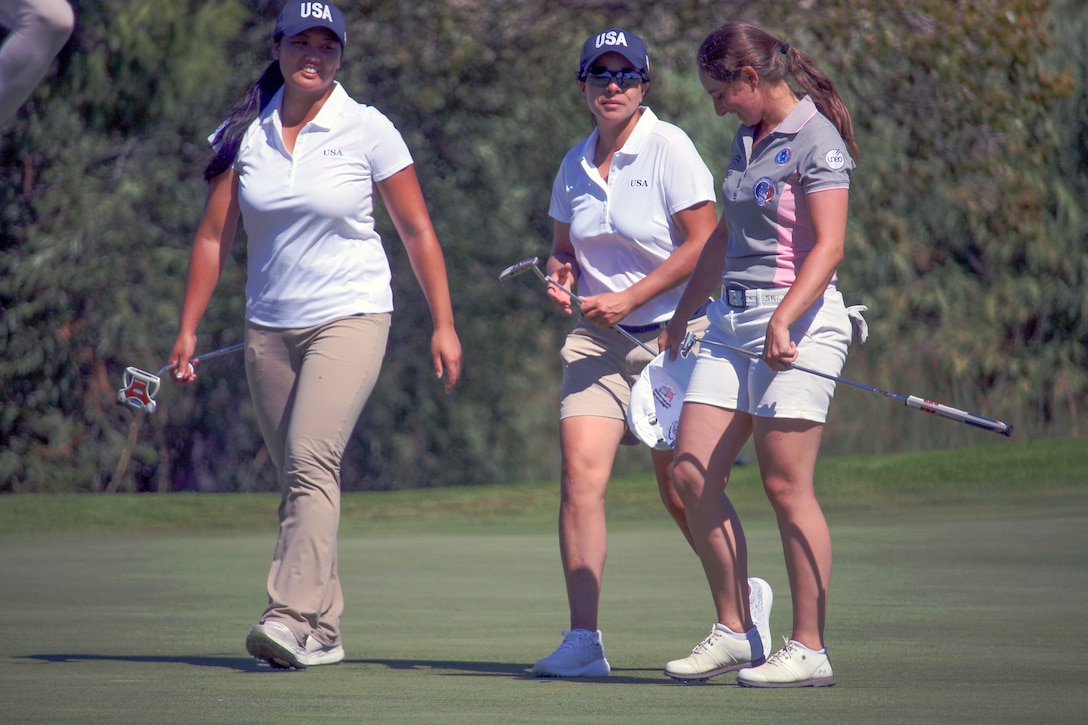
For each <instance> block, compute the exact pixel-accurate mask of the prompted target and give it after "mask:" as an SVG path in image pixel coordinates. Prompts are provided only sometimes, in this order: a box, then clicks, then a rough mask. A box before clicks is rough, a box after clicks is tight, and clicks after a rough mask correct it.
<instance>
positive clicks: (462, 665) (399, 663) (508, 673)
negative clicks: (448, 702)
mask: <svg viewBox="0 0 1088 725" xmlns="http://www.w3.org/2000/svg"><path fill="white" fill-rule="evenodd" d="M344 663H345V664H361V665H380V666H383V667H388V668H389V669H392V670H422V669H429V670H441V671H446V673H447V674H448V675H451V676H454V677H469V676H474V675H499V676H503V677H510V678H512V679H516V680H533V681H536V682H570V683H595V684H606V685H609V684H610V685H669V686H672V687H676V686H678V684H679V683H677V682H676V681H675V680H670V679H669V678H668V677H665V676H664V675H663V674H661V672H660V671H658V670H643V669H637V668H628V669H617V668H613V669H612V673H611V674H610V675H608V676H607V677H536V676H535V675H533V673H532V671H531V670H530V668H529V666H528V665H522V664H508V663H505V662H465V661H448V660H446V661H443V660H439V661H435V660H344Z"/></svg>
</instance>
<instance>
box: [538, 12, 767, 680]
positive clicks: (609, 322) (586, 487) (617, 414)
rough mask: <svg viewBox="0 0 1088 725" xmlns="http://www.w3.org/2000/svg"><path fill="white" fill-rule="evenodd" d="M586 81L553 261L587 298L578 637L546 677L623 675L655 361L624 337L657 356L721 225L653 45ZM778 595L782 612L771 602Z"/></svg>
mask: <svg viewBox="0 0 1088 725" xmlns="http://www.w3.org/2000/svg"><path fill="white" fill-rule="evenodd" d="M576 77H577V81H578V90H579V92H580V93H581V95H582V97H583V99H584V101H585V103H586V105H587V107H588V108H589V112H590V114H591V116H592V119H593V125H594V128H593V131H592V133H590V135H589V136H588V137H587V138H586V139H584V140H583V141H581V142H579V143H578V144H576V145H575V146H574V147H573V148H572V149H570V151H568V152H567V154H566V155H565V156H564V158H563V160H562V162H561V164H560V166H559V171H558V173H557V174H556V176H555V181H554V183H553V186H552V197H551V204H550V207H549V212H548V213H549V215H550V216H551V217H552V227H553V236H552V249H551V254H550V256H549V257H548V260H547V270H548V273H549V275H550V276H551V277H552V279H554V280H556V281H558V282H559V283H560V284H561V285H563V286H564V287H566V288H567V289H571V290H573V289H574V288H577V290H578V295H579V297H581V298H582V302H581V305H580V315H579V317H578V322H577V324H576V325H575V326H574V328H573V329H572V330H571V331H570V333H569V334H568V335H567V338H566V341H565V343H564V345H563V349H562V351H561V353H560V356H561V359H562V364H563V381H562V385H561V388H560V405H559V418H560V420H559V437H560V448H561V456H562V474H561V481H560V506H559V552H560V560H561V563H562V566H563V575H564V579H565V582H566V589H567V600H568V605H569V608H570V629H569V630H563V641H562V643H561V644H560V645H559V647H558V648H557V649H556V650H555V651H554V652H553V653H552V654H550V655H548V656H547V657H545V658H543V659H541V660H539V661H537V662H536V663H535V665H534V666H533V674H534V675H536V676H538V677H601V676H604V675H607V674H608V673H609V671H610V670H611V665H610V664H609V662H608V659H607V658H606V657H605V652H604V643H603V640H602V636H601V632H600V630H599V629H598V609H599V604H600V596H601V585H602V580H603V577H604V563H605V556H606V553H607V549H608V544H607V532H606V521H605V511H604V499H605V492H606V489H607V487H608V481H609V478H610V477H611V475H612V466H613V462H614V460H615V456H616V453H617V451H618V450H619V447H620V446H621V445H633V444H635V443H637V438H635V436H634V435H633V434H632V433H631V432H630V431H628V429H627V422H626V411H627V407H628V405H629V403H630V399H631V388H632V386H633V385H634V384H635V382H636V381H637V380H638V378H639V374H640V373H641V372H642V370H643V368H645V367H646V365H647V364H648V363H649V362H650V361H651V360H652V359H653V357H654V355H653V354H652V353H650V352H647V351H646V350H645V349H644V348H643V347H642V346H640V345H638V344H635V343H634V342H633V341H631V339H629V338H628V337H626V336H624V335H621V334H620V333H619V332H618V331H617V330H615V329H611V328H613V327H616V326H618V327H622V328H623V329H624V330H625V331H626V332H628V333H629V334H630V335H632V336H634V337H636V338H637V339H638V340H641V341H642V342H643V343H644V344H646V345H647V346H649V347H650V348H651V349H652V348H653V345H655V344H656V343H655V340H656V339H657V336H658V335H659V334H660V332H661V331H662V330H663V329H664V327H665V324H666V323H667V322H668V321H669V320H670V319H672V314H673V310H674V309H675V307H676V303H677V302H678V301H679V299H680V293H681V290H682V288H683V284H684V282H685V281H686V280H687V278H688V276H689V275H690V274H691V270H692V268H693V267H694V266H695V261H696V259H698V257H699V253H700V251H701V250H702V248H703V244H704V243H705V242H706V239H707V237H708V236H709V234H710V232H711V231H712V230H713V228H714V224H715V219H716V213H715V209H714V196H715V194H714V181H713V177H712V176H711V174H710V170H709V169H707V167H706V164H705V163H703V160H702V159H701V158H700V157H699V153H698V151H696V149H695V146H694V144H693V143H692V142H691V139H689V138H688V136H687V134H685V133H684V132H683V131H682V130H681V129H680V128H678V127H676V126H674V125H673V124H670V123H666V122H665V121H662V120H659V119H658V118H657V116H656V115H655V114H654V112H653V111H652V110H651V109H650V107H649V106H647V105H646V104H645V99H646V94H647V93H648V92H649V89H650V60H649V57H648V56H647V54H646V46H645V43H643V41H642V39H641V38H639V37H638V36H637V35H635V34H634V33H631V32H630V31H627V30H623V29H620V28H611V29H608V30H604V31H602V32H600V33H596V34H594V35H592V36H590V37H589V38H588V39H587V40H586V41H585V43H584V44H583V46H582V54H581V58H580V61H579V64H578V72H577V76H576ZM548 295H549V296H550V298H551V300H552V302H554V303H555V304H556V305H558V306H559V308H560V309H562V310H563V311H564V312H566V313H567V314H572V312H573V310H572V308H571V303H572V301H571V298H570V296H569V295H568V294H567V293H566V292H563V291H561V290H558V289H557V288H555V287H554V286H549V289H548ZM704 301H705V298H704ZM697 307H698V306H697ZM677 324H678V325H682V326H683V328H684V329H685V330H689V329H690V330H691V331H692V332H696V333H698V332H701V331H702V330H703V329H704V328H705V327H706V317H705V314H704V313H703V312H702V311H701V310H699V309H695V310H692V311H690V312H689V313H688V314H687V316H686V317H685V318H684V319H683V320H682V321H678V323H677ZM651 455H652V460H653V466H654V472H655V474H656V476H657V481H658V488H659V491H660V494H661V497H662V500H663V501H664V503H665V506H666V508H667V509H668V511H669V513H670V514H671V515H672V517H673V518H674V520H675V521H676V522H677V524H678V525H679V526H680V528H681V530H682V531H683V532H684V535H685V537H687V538H688V541H689V542H690V541H691V538H690V536H689V535H688V531H687V521H686V516H685V513H684V510H683V506H682V504H681V503H680V500H679V497H677V496H676V494H675V492H674V490H673V486H672V482H671V479H670V476H669V470H670V467H671V465H672V452H671V451H669V450H653V451H652V452H651ZM763 592H764V590H763V589H759V590H758V593H759V594H762V593H763ZM766 595H767V597H768V599H767V600H766V601H767V604H768V605H769V604H770V601H769V597H770V591H769V588H768V589H766ZM768 611H769V610H768ZM767 637H768V639H769V638H770V634H769V631H768V633H767ZM757 639H758V638H757ZM761 652H762V649H759V650H757V651H756V655H757V656H761Z"/></svg>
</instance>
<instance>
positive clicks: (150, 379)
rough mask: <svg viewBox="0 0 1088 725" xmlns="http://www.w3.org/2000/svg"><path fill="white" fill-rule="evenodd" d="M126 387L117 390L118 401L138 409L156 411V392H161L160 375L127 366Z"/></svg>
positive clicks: (149, 411)
mask: <svg viewBox="0 0 1088 725" xmlns="http://www.w3.org/2000/svg"><path fill="white" fill-rule="evenodd" d="M124 384H125V387H123V388H121V389H120V390H118V391H117V402H118V403H124V404H125V405H130V406H132V407H133V408H136V409H137V410H146V411H147V412H148V413H154V412H155V408H156V407H157V406H156V404H155V393H157V392H159V376H158V375H152V374H151V373H149V372H146V371H144V370H140V369H139V368H132V367H130V368H126V369H125V377H124Z"/></svg>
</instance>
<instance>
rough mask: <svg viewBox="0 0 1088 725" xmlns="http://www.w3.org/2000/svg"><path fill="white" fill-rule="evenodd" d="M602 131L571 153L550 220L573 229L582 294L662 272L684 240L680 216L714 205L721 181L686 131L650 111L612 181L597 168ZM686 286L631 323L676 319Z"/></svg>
mask: <svg viewBox="0 0 1088 725" xmlns="http://www.w3.org/2000/svg"><path fill="white" fill-rule="evenodd" d="M597 137H598V132H597V130H596V129H594V131H593V133H591V134H590V135H589V138H587V139H586V140H585V141H583V142H582V143H581V144H579V145H577V146H575V147H574V148H572V149H571V150H570V151H568V152H567V154H566V156H565V157H564V158H563V163H562V164H561V165H560V167H559V172H558V173H557V174H556V177H555V182H554V184H553V185H552V200H551V206H550V208H549V210H548V213H549V215H550V216H551V217H552V218H553V219H555V220H556V221H558V222H561V223H565V224H570V239H571V243H572V244H573V246H574V251H575V253H576V255H577V258H578V265H579V267H580V268H581V276H580V277H579V279H578V291H579V293H580V294H582V295H596V294H602V293H605V292H622V291H623V290H625V289H627V288H629V287H630V286H631V285H633V284H635V283H636V282H638V281H639V280H641V279H642V278H644V277H646V276H647V275H648V274H650V273H651V272H653V271H654V270H655V269H657V268H658V267H659V266H660V265H661V263H662V262H664V261H665V260H666V259H668V257H669V255H671V254H672V253H673V252H674V251H675V250H676V248H677V247H678V246H679V245H680V244H681V243H682V242H683V241H684V236H683V234H682V232H681V230H680V229H678V228H677V227H676V225H675V224H673V219H672V215H673V214H675V213H677V212H680V211H683V210H685V209H690V208H691V207H693V206H695V205H696V204H699V203H702V202H705V201H709V202H713V201H714V177H713V176H712V175H711V173H710V169H708V168H707V166H706V164H705V163H703V159H702V158H701V157H700V156H699V152H698V151H696V150H695V145H694V144H693V143H692V142H691V139H690V138H688V136H687V134H686V133H684V132H683V131H682V130H681V129H680V128H678V127H677V126H674V125H673V124H671V123H666V122H664V121H661V120H658V118H657V116H656V115H654V112H653V111H651V110H650V109H649V108H648V107H645V106H643V108H642V117H641V118H640V119H639V120H638V123H637V124H636V125H635V128H634V130H633V131H632V133H631V136H630V137H629V138H628V139H627V142H626V143H625V144H624V145H623V148H622V149H620V150H619V151H617V152H616V153H615V154H614V155H613V158H612V167H611V169H609V172H608V181H605V180H604V179H603V178H601V175H600V174H599V173H598V172H597V168H596V166H595V165H594V164H593V155H594V150H595V149H596V146H597ZM682 293H683V285H679V286H678V287H676V288H674V289H671V290H669V291H667V292H664V293H662V294H661V295H658V296H657V297H655V298H654V299H652V300H650V301H648V302H646V304H644V305H642V306H641V307H639V308H638V309H637V310H635V311H633V312H632V313H631V314H629V315H628V316H627V317H625V318H624V319H623V324H625V325H632V326H639V325H650V324H654V323H657V322H665V321H667V320H669V319H670V318H671V317H672V313H673V311H674V310H675V309H676V304H677V303H678V302H679V301H680V295H681V294H682Z"/></svg>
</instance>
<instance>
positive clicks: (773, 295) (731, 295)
mask: <svg viewBox="0 0 1088 725" xmlns="http://www.w3.org/2000/svg"><path fill="white" fill-rule="evenodd" d="M789 291H790V288H789V287H774V288H772V289H744V288H742V287H732V286H728V285H726V286H723V287H722V299H723V300H725V303H726V304H727V305H729V306H730V307H732V308H733V309H735V310H746V309H748V308H749V307H765V306H769V305H777V304H778V303H779V302H781V301H782V300H783V299H785V297H786V294H787V293H788V292H789Z"/></svg>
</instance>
